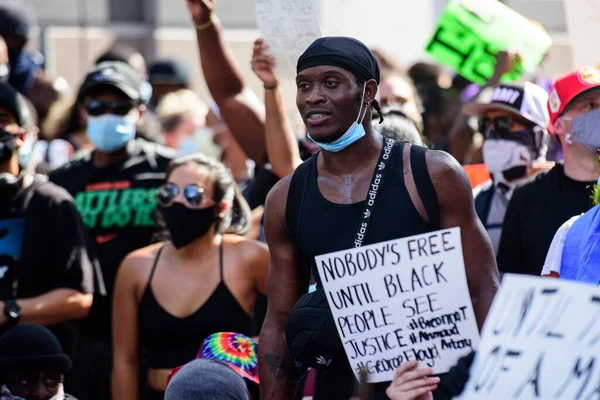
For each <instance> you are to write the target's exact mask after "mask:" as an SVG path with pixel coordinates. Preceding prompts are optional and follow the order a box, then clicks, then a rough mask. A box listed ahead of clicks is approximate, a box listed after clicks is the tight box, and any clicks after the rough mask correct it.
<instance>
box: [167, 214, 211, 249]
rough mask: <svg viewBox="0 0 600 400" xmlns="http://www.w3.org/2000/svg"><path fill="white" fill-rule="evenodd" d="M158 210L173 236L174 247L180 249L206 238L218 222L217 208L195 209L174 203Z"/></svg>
mask: <svg viewBox="0 0 600 400" xmlns="http://www.w3.org/2000/svg"><path fill="white" fill-rule="evenodd" d="M158 210H159V211H160V213H161V214H162V217H163V219H164V220H165V224H166V225H167V229H168V230H169V233H170V234H171V242H172V243H173V246H175V247H176V248H178V249H180V248H182V247H184V246H187V245H188V244H190V243H192V242H193V241H194V240H196V239H198V238H200V237H202V236H204V235H205V234H206V233H207V232H208V231H209V230H210V228H211V227H212V226H213V224H214V223H215V221H216V220H217V206H212V207H208V208H199V209H193V208H187V207H186V206H184V205H183V204H181V203H173V205H171V206H169V207H159V208H158Z"/></svg>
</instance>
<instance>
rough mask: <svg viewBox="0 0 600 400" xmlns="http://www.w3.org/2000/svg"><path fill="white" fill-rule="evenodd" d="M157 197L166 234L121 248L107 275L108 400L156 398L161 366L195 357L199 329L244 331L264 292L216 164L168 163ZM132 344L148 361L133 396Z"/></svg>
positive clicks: (256, 260) (238, 200) (257, 260)
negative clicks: (110, 283)
mask: <svg viewBox="0 0 600 400" xmlns="http://www.w3.org/2000/svg"><path fill="white" fill-rule="evenodd" d="M158 203H159V208H158V209H159V212H160V214H161V215H162V218H163V220H164V222H165V225H166V228H167V230H168V233H169V235H170V239H169V240H168V241H166V242H163V243H158V244H155V245H152V246H149V247H146V248H143V249H140V250H138V251H135V252H133V253H131V254H130V255H129V256H127V257H126V259H125V260H124V261H123V263H122V265H121V267H120V269H119V272H118V275H117V281H116V286H115V295H114V309H113V353H114V363H113V372H112V397H113V400H119V399H123V400H131V399H138V398H143V399H150V400H154V399H163V397H164V391H165V389H166V384H167V378H168V375H169V372H170V371H171V370H172V369H173V368H176V367H178V366H180V365H183V364H185V363H187V362H189V361H191V360H193V359H194V358H196V354H197V352H198V349H199V348H200V345H201V343H202V341H203V340H204V339H205V338H206V337H208V336H210V335H211V334H213V333H215V332H238V333H242V334H248V332H249V329H250V318H251V314H252V310H253V309H254V302H255V300H256V297H257V295H258V293H259V292H260V293H265V292H266V282H267V269H268V265H269V252H268V250H267V248H266V246H265V245H263V244H261V243H259V242H255V241H252V240H248V239H244V238H243V237H241V236H239V235H240V234H243V233H244V232H246V231H247V230H248V229H249V227H250V210H249V208H248V205H247V204H246V202H245V201H244V199H243V197H242V196H241V194H240V193H239V191H238V190H237V188H236V186H235V184H234V181H233V178H232V177H231V174H230V173H229V171H228V170H227V169H226V167H225V166H224V165H223V164H221V163H219V162H217V161H215V160H213V159H209V158H208V157H206V156H204V155H201V154H195V155H190V156H186V157H182V158H178V159H176V160H174V161H172V162H171V164H170V165H169V168H168V169H167V182H166V183H165V184H164V185H163V186H161V187H160V188H159V189H158ZM229 233H234V235H232V234H229ZM235 234H238V235H235ZM140 342H141V343H142V345H143V347H144V348H145V350H146V352H147V358H148V364H149V371H148V376H147V383H148V385H147V386H146V389H145V393H144V395H142V396H139V394H138V390H139V389H138V386H139V385H138V383H139V381H138V375H139V372H140V370H139V358H140V354H139V351H138V349H139V347H140V346H139V345H140Z"/></svg>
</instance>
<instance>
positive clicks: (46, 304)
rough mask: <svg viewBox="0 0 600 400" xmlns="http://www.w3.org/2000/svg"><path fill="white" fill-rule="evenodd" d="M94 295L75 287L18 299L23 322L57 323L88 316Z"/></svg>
mask: <svg viewBox="0 0 600 400" xmlns="http://www.w3.org/2000/svg"><path fill="white" fill-rule="evenodd" d="M93 299H94V295H93V294H91V293H82V292H79V291H77V290H74V289H55V290H52V291H50V292H48V293H45V294H43V295H41V296H37V297H32V298H28V299H18V300H17V302H18V303H19V306H20V307H21V311H22V316H21V322H29V323H34V324H41V325H55V324H59V323H62V322H66V321H71V320H75V319H82V318H85V317H86V316H87V314H88V313H89V310H90V308H91V306H92V301H93Z"/></svg>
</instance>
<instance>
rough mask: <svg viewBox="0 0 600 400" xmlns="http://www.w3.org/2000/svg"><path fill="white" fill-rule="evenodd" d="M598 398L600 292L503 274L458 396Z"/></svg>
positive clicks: (578, 284)
mask: <svg viewBox="0 0 600 400" xmlns="http://www.w3.org/2000/svg"><path fill="white" fill-rule="evenodd" d="M482 396H485V398H486V399H487V400H493V399H498V400H500V399H502V400H507V399H523V400H527V399H592V398H593V399H597V398H599V396H600V288H598V286H591V285H585V284H580V283H574V282H568V281H562V280H557V279H548V278H537V277H526V276H517V275H505V276H504V279H503V282H502V286H501V287H500V290H499V291H498V293H497V295H496V298H495V299H494V303H493V304H492V308H491V309H490V313H489V314H488V317H487V319H486V321H485V325H484V328H483V335H482V342H481V345H480V348H479V351H478V353H477V356H476V357H475V361H474V364H473V366H472V368H471V378H470V380H469V382H468V383H467V387H466V389H465V392H464V394H463V395H462V396H461V399H481V398H482Z"/></svg>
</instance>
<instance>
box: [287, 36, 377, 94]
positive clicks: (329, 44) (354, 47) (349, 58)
mask: <svg viewBox="0 0 600 400" xmlns="http://www.w3.org/2000/svg"><path fill="white" fill-rule="evenodd" d="M321 65H331V66H333V67H339V68H343V69H345V70H346V71H349V72H352V73H353V74H355V75H356V76H357V77H359V78H360V79H361V80H364V81H365V82H366V81H369V80H371V79H374V80H375V81H377V84H379V80H380V72H379V65H378V64H377V59H376V58H375V56H374V55H373V53H371V50H369V48H368V47H367V46H365V45H364V43H362V42H360V41H358V40H356V39H353V38H349V37H343V36H327V37H322V38H319V39H317V40H315V41H314V42H313V44H311V45H310V46H309V47H308V49H306V51H305V52H304V53H303V54H302V55H301V56H300V58H299V59H298V66H297V68H296V71H297V73H300V72H301V71H302V70H305V69H306V68H312V67H318V66H321Z"/></svg>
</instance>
